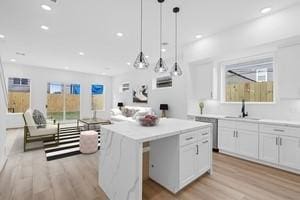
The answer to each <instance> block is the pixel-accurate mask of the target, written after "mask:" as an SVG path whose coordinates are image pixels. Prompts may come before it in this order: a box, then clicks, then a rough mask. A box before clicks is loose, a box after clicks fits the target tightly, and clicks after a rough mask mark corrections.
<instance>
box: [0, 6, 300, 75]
mask: <svg viewBox="0 0 300 200" xmlns="http://www.w3.org/2000/svg"><path fill="white" fill-rule="evenodd" d="M57 1H58V2H57V3H53V2H51V1H50V0H0V34H3V35H5V38H4V39H0V55H1V57H2V60H3V61H4V62H10V59H12V58H13V59H16V60H17V61H16V63H21V64H28V65H35V66H41V67H50V68H59V69H65V67H68V68H69V70H73V71H81V72H89V73H97V74H102V73H106V74H108V75H115V74H118V73H122V72H125V71H128V70H130V69H132V66H128V65H127V64H126V63H127V62H131V63H133V62H134V60H135V58H136V56H137V53H138V51H139V50H138V48H139V46H138V44H139V42H138V40H139V35H138V33H139V2H140V0H57ZM299 2H300V0H166V3H165V4H164V5H165V6H164V12H165V13H164V15H165V17H164V40H163V41H165V42H168V43H169V45H168V46H167V47H166V49H167V52H166V53H164V54H165V56H166V57H170V56H171V55H173V51H174V50H173V49H174V47H173V45H174V42H173V40H174V37H173V34H174V33H173V30H174V15H173V13H172V8H173V7H174V6H179V7H180V8H181V12H180V16H179V23H180V24H179V31H180V35H179V39H180V43H181V44H185V43H188V42H192V41H193V40H195V35H197V34H202V35H203V36H204V37H207V36H210V35H212V34H215V33H218V32H220V31H222V30H225V29H228V28H230V27H232V26H236V25H238V24H241V23H244V22H246V21H249V20H252V19H255V18H258V17H262V14H261V13H260V10H261V9H262V8H264V7H269V6H270V7H272V12H276V11H278V10H281V9H284V8H287V7H289V6H292V5H293V4H295V3H299ZM45 3H46V4H47V5H50V6H51V7H52V11H50V12H47V11H45V10H42V9H41V8H40V6H41V4H45ZM144 12H145V13H144V52H145V54H146V55H149V60H150V62H151V63H154V62H156V60H157V59H158V54H159V40H158V39H159V38H158V36H159V35H158V34H159V30H158V25H159V24H158V22H159V21H158V19H159V6H158V3H157V1H156V0H144ZM41 25H46V26H49V30H48V31H45V30H42V29H41V28H40V26H41ZM117 32H122V33H124V36H123V37H122V38H119V37H117V36H116V33H117ZM81 51H82V52H84V53H85V55H84V56H79V55H78V52H81ZM16 52H23V53H25V54H26V56H20V55H16Z"/></svg>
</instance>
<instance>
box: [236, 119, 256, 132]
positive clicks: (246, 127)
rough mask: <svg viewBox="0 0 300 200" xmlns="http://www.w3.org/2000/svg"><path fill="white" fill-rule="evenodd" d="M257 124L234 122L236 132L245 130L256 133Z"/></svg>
mask: <svg viewBox="0 0 300 200" xmlns="http://www.w3.org/2000/svg"><path fill="white" fill-rule="evenodd" d="M258 127H259V125H258V123H249V122H239V121H237V122H236V129H237V130H247V131H255V132H258Z"/></svg>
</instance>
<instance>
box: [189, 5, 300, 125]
mask: <svg viewBox="0 0 300 200" xmlns="http://www.w3.org/2000/svg"><path fill="white" fill-rule="evenodd" d="M299 19H300V5H297V6H294V7H293V8H290V9H287V10H283V11H281V12H278V13H275V14H273V15H269V16H266V17H263V18H259V19H257V20H255V21H251V22H249V23H246V24H243V25H240V26H237V27H235V28H233V29H230V30H228V31H226V32H222V33H219V34H216V35H213V36H211V37H208V38H204V39H202V40H199V41H197V42H195V43H192V44H189V45H187V46H186V47H185V49H184V61H185V63H186V66H185V70H187V71H188V70H189V67H188V66H189V65H190V63H193V62H197V61H198V62H199V61H201V60H211V61H213V62H214V63H215V67H217V68H218V81H219V82H218V84H217V87H218V88H217V91H218V92H217V98H216V99H217V100H209V101H206V106H205V109H204V112H205V113H210V114H223V115H234V116H237V115H238V114H239V113H240V109H241V104H222V103H221V102H220V96H221V95H220V93H221V91H220V86H221V82H220V74H221V72H220V64H221V63H222V62H223V61H228V60H231V59H237V58H243V57H248V56H253V55H259V54H263V53H270V52H272V53H274V54H275V55H276V51H277V49H278V46H280V45H282V44H289V43H293V42H299V41H300V40H299V36H300V25H299ZM276 67H280V66H276ZM286 70H288V69H286ZM275 75H276V74H275ZM202 76H205V75H202ZM277 76H278V74H277ZM189 78H190V77H187V80H186V81H190V80H189ZM199 78H201V75H199ZM275 78H277V77H275ZM278 84H280V83H278ZM275 87H277V83H276V84H275ZM275 92H276V89H275ZM275 96H276V103H274V104H251V105H247V111H248V112H249V114H250V116H252V117H258V118H270V119H284V120H296V121H299V120H300V100H297V99H295V100H283V99H279V98H278V94H276V95H275ZM187 98H188V99H187V102H188V106H187V112H189V113H199V108H198V102H199V100H198V99H192V98H191V95H189V94H188V95H187Z"/></svg>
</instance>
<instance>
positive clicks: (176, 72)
mask: <svg viewBox="0 0 300 200" xmlns="http://www.w3.org/2000/svg"><path fill="white" fill-rule="evenodd" d="M173 13H175V63H174V65H173V66H172V69H171V72H170V74H171V76H181V75H182V70H181V69H180V67H179V64H178V57H177V56H178V55H177V14H178V13H179V8H178V7H175V8H173Z"/></svg>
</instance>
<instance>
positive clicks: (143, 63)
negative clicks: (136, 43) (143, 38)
mask: <svg viewBox="0 0 300 200" xmlns="http://www.w3.org/2000/svg"><path fill="white" fill-rule="evenodd" d="M133 66H134V68H136V69H147V68H148V67H149V63H148V61H147V59H146V57H145V55H144V53H143V52H140V53H139V55H138V56H137V58H136V59H135V62H134V64H133Z"/></svg>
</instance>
